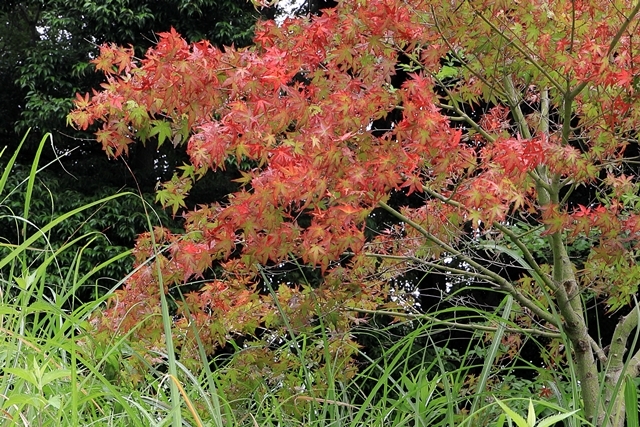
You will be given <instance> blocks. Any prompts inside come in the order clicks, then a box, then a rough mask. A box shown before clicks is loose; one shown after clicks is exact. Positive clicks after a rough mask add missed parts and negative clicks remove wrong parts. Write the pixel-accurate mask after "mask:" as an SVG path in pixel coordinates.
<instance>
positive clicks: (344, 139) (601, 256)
mask: <svg viewBox="0 0 640 427" xmlns="http://www.w3.org/2000/svg"><path fill="white" fill-rule="evenodd" d="M639 10H640V3H638V2H633V1H630V0H610V1H557V2H548V1H546V0H534V1H527V2H504V1H493V0H492V1H473V2H468V1H448V2H440V1H430V0H404V1H400V0H368V1H363V0H358V1H355V0H354V1H343V2H340V3H339V5H338V6H337V7H336V8H335V9H332V10H328V11H326V12H325V13H323V14H322V15H321V16H318V17H311V18H308V19H297V20H287V21H286V22H285V23H284V24H283V25H282V26H280V27H278V26H276V25H275V24H274V23H273V22H262V23H260V24H259V26H258V28H257V31H256V36H255V39H254V42H255V45H254V46H252V47H250V48H245V49H225V50H220V49H218V48H216V47H214V46H212V45H211V44H210V43H208V42H206V41H201V42H197V43H193V44H189V43H187V42H186V41H185V40H184V39H183V38H182V37H181V36H180V35H179V34H178V33H177V32H176V31H175V30H171V31H168V32H165V33H162V34H160V41H159V43H158V44H157V45H156V46H155V47H154V48H152V49H150V50H149V51H148V52H147V54H146V56H145V57H144V58H143V59H142V60H136V59H135V58H134V56H133V51H132V50H131V49H130V48H123V47H118V46H115V45H109V46H103V47H102V48H101V54H100V57H99V58H97V59H96V60H95V61H94V63H95V65H96V68H97V69H98V70H101V71H102V72H104V73H105V75H106V76H107V83H106V84H104V85H103V86H102V89H101V90H100V91H99V92H96V93H94V94H93V95H89V94H87V95H78V97H77V99H76V109H75V110H74V111H73V112H72V113H71V115H70V116H69V120H70V122H72V123H74V124H75V126H77V127H78V128H80V129H87V128H88V127H89V126H90V125H92V124H93V123H94V122H96V121H101V122H103V125H102V127H101V128H100V130H99V131H98V132H97V138H98V141H99V142H100V143H101V144H102V145H103V148H104V149H105V151H106V152H107V153H108V154H109V155H111V156H120V155H123V154H126V153H127V152H128V150H129V147H130V146H131V144H133V143H134V142H135V141H138V140H142V141H144V140H147V139H149V138H153V137H157V138H158V141H159V142H160V143H165V144H168V143H172V144H174V145H175V146H177V145H181V144H186V145H187V152H188V154H189V156H190V163H189V164H187V165H185V166H183V167H182V171H181V173H180V174H178V175H176V176H174V178H173V179H172V180H171V181H170V182H167V183H165V184H164V185H163V187H162V189H161V190H160V191H159V192H158V199H159V200H161V201H162V202H163V203H164V204H165V205H167V206H171V207H172V209H173V212H174V213H178V212H179V211H180V212H182V213H183V215H184V218H185V232H184V233H183V234H180V235H176V234H172V233H170V232H168V231H167V230H162V229H156V230H155V231H154V232H153V233H151V234H147V235H142V236H141V237H140V239H139V241H138V244H137V247H136V262H137V265H138V269H137V270H136V273H135V274H134V275H133V276H132V277H131V278H130V280H128V282H127V284H126V286H125V287H124V289H122V291H120V292H119V293H118V295H117V298H115V299H114V300H113V302H112V304H111V305H110V307H109V308H108V310H107V311H106V312H105V316H104V318H103V322H104V323H103V325H104V326H107V327H109V328H112V329H117V328H118V327H123V328H124V329H125V330H127V329H129V328H132V327H134V325H137V326H139V322H141V321H142V320H144V322H146V323H145V324H144V325H145V326H143V327H140V329H139V331H141V332H144V333H141V334H140V336H141V339H143V340H150V342H149V345H152V344H153V343H152V341H153V335H152V334H151V331H153V330H159V329H158V328H157V327H156V326H157V325H154V321H153V314H154V313H156V312H157V310H158V303H157V302H158V298H159V295H158V290H159V289H163V290H164V291H166V292H173V295H174V296H176V303H177V305H178V309H177V316H178V317H177V319H178V320H177V321H176V324H175V328H176V332H177V336H179V337H182V338H181V342H180V346H181V350H182V352H183V356H184V357H185V358H189V357H190V355H189V348H190V345H189V341H190V340H192V341H193V340H195V339H196V337H195V335H194V332H196V331H197V332H198V333H199V338H200V339H202V340H203V341H206V342H208V343H209V344H211V345H213V346H216V345H221V344H224V343H225V342H226V340H227V339H228V338H229V337H230V336H232V335H233V334H234V333H243V334H246V333H249V334H251V333H254V332H255V331H256V329H257V328H259V327H260V328H266V329H268V330H275V331H276V333H279V334H292V335H299V334H301V333H303V332H304V331H309V330H311V329H312V328H314V327H315V326H317V322H316V321H317V318H318V317H321V318H323V319H326V321H327V322H328V323H327V324H329V325H330V328H329V329H330V331H331V332H330V333H331V337H332V343H335V346H332V348H331V349H330V356H329V355H327V354H325V355H324V357H344V358H345V360H348V358H349V354H350V353H349V350H348V349H349V348H350V346H352V345H353V344H352V343H350V338H349V328H350V327H351V325H352V324H353V323H354V322H357V321H360V320H361V319H360V318H359V315H358V314H357V313H359V312H362V311H366V310H368V309H373V308H376V307H380V306H381V305H382V304H383V302H384V298H385V296H386V292H387V288H388V283H389V279H390V278H392V277H394V275H401V274H403V273H404V272H405V271H406V270H407V269H411V268H423V269H425V270H442V271H448V272H449V273H451V274H457V275H463V276H465V277H471V278H475V279H479V280H481V281H484V282H486V283H487V284H490V285H492V286H493V287H495V288H496V289H497V290H499V291H501V292H504V293H506V294H508V295H510V296H511V297H512V298H513V299H514V301H515V303H517V305H518V307H519V310H518V313H519V315H518V316H517V319H516V320H517V321H518V322H520V323H522V324H523V325H526V326H530V327H534V328H538V329H540V331H541V332H550V331H551V332H559V333H562V334H566V336H567V337H568V338H569V340H570V342H571V343H572V347H573V348H572V352H571V353H567V357H569V358H570V359H571V360H573V361H574V362H575V364H576V367H577V368H576V371H577V374H578V376H579V378H580V382H581V388H582V393H583V399H584V408H583V409H584V411H585V416H586V418H587V419H589V420H591V421H592V422H593V423H595V424H597V425H605V423H607V422H608V423H611V425H622V424H621V423H622V420H621V419H622V417H621V416H620V414H623V413H624V408H623V403H622V400H621V399H620V396H619V393H618V394H616V393H617V392H616V390H618V389H617V388H616V385H617V384H618V381H619V380H620V379H621V378H624V375H630V376H632V377H635V376H637V375H638V373H639V371H640V354H637V353H636V354H632V356H631V357H630V358H629V359H627V360H626V362H625V359H624V354H625V346H626V343H627V339H628V338H629V335H630V333H631V332H632V331H633V329H634V328H635V327H637V325H638V314H637V310H634V311H631V313H629V314H627V315H625V316H622V317H621V320H620V323H619V326H618V328H617V329H616V332H615V333H614V336H613V338H612V341H611V347H610V350H609V351H608V353H607V352H606V351H604V350H603V349H602V348H601V347H602V344H601V343H598V342H596V340H594V339H593V338H592V337H591V336H590V335H589V333H588V328H587V323H586V320H585V300H586V299H587V298H588V297H590V296H597V297H600V298H605V299H606V301H607V303H608V304H609V307H610V309H611V310H612V311H615V310H618V309H620V308H621V307H623V306H626V305H627V304H629V303H630V302H632V295H634V294H635V293H636V292H637V287H638V277H640V267H639V266H638V263H637V258H638V254H639V252H638V251H639V244H640V240H639V239H640V234H639V233H640V211H639V210H640V198H638V195H637V193H638V182H637V176H636V170H635V168H634V166H633V165H632V163H631V162H630V157H631V156H632V155H633V153H634V152H637V143H638V141H637V128H638V123H639V121H640V108H639V107H640V95H639V92H638V90H639V89H640V87H639V82H640V74H639V72H638V69H637V64H638V63H640V48H639V47H638V46H640V45H639V44H638V40H637V39H638V22H639V21H638V11H639ZM399 72H402V73H407V75H406V78H405V79H404V81H403V82H402V83H401V84H398V83H397V82H398V80H397V76H398V73H399ZM481 105H488V106H489V107H488V108H487V110H486V111H484V112H482V113H481V114H477V112H474V111H473V110H474V108H480V106H481ZM229 158H231V159H235V161H237V162H241V161H245V162H249V164H250V165H251V168H250V170H246V171H244V172H243V173H242V177H241V178H240V179H239V180H238V181H239V182H240V183H241V184H242V185H243V187H242V189H241V190H240V191H237V192H235V193H233V194H230V195H229V198H228V201H227V202H225V203H215V204H211V205H208V206H199V207H198V208H197V209H195V210H193V211H188V212H187V211H184V210H183V208H184V206H185V202H184V198H185V195H186V194H187V193H188V192H189V189H190V188H191V186H192V184H193V182H194V181H195V180H198V179H199V178H201V177H202V176H204V174H205V173H207V171H209V170H216V169H219V168H224V167H225V162H226V161H227V160H228V159H229ZM582 189H585V190H586V192H587V194H589V200H588V202H587V203H583V204H580V205H578V204H576V203H574V202H573V199H572V194H573V193H574V192H576V191H579V190H582ZM398 193H402V194H404V195H405V196H407V197H410V198H411V203H407V204H406V206H403V207H400V208H396V207H393V206H390V205H389V204H388V203H387V202H388V201H389V198H390V196H391V195H392V194H398ZM416 200H418V201H419V202H417V203H416ZM377 208H379V209H382V210H384V211H386V212H388V213H390V214H391V215H393V216H395V217H396V218H397V220H398V221H399V222H398V223H396V224H391V225H390V226H389V228H388V229H387V230H385V231H384V232H381V233H377V234H376V235H375V236H373V237H371V236H368V235H367V233H366V229H365V225H366V219H367V218H368V217H369V216H370V215H372V212H373V211H374V209H377ZM522 229H528V230H533V231H531V232H526V233H520V232H519V230H522ZM532 233H533V234H536V233H537V236H538V238H539V237H542V238H543V239H544V240H543V242H544V243H543V244H544V245H545V246H546V251H547V253H548V254H549V256H548V257H541V256H539V255H538V252H536V251H534V250H533V248H531V247H529V246H528V242H530V237H531V234H532ZM578 240H586V241H588V242H589V245H580V247H581V248H583V250H582V252H581V254H580V256H578V257H570V256H569V250H570V248H571V247H572V245H574V243H575V242H577V241H578ZM156 244H160V245H162V247H164V249H163V250H162V251H160V252H158V251H157V250H156V249H155V248H156ZM480 252H483V253H487V252H494V253H498V254H502V255H505V256H511V257H512V258H513V259H514V260H515V261H516V262H518V263H519V264H520V265H521V266H522V267H523V268H522V275H521V278H519V279H517V280H512V279H510V278H507V277H504V276H503V275H500V274H499V272H496V269H495V268H493V267H495V266H492V265H491V264H487V263H486V262H481V261H479V260H478V257H477V254H478V253H480ZM450 257H456V258H457V259H459V260H461V261H463V262H464V263H465V265H466V267H465V268H453V267H451V266H449V265H447V262H446V259H448V258H450ZM285 263H299V264H304V265H306V266H309V267H313V268H316V269H317V270H318V271H319V272H320V274H321V276H322V283H321V284H319V285H316V286H310V284H309V283H305V282H304V280H302V281H301V282H300V283H286V284H281V285H280V286H279V287H278V288H277V289H273V290H272V291H273V292H272V293H273V295H274V296H276V298H274V299H272V298H271V296H269V295H267V296H265V295H264V293H262V292H261V291H262V290H263V289H265V288H266V289H268V288H269V286H270V281H269V280H267V279H268V278H269V276H268V275H267V274H266V272H269V271H270V270H273V269H276V268H278V267H279V266H282V265H283V264H285ZM212 266H215V270H214V271H213V272H211V271H210V268H211V267H212ZM194 279H205V280H204V281H203V285H202V287H201V288H200V289H198V290H196V291H194V292H191V293H187V294H186V295H184V298H183V299H181V298H180V297H179V296H178V294H179V293H178V292H177V291H176V290H179V289H180V288H181V287H183V286H184V284H185V283H187V282H188V281H189V280H194ZM141 302H143V303H141ZM134 305H135V306H136V310H131V308H132V307H133V306H134ZM278 313H280V314H286V315H288V316H289V317H290V318H291V319H292V320H291V321H290V323H286V322H285V323H283V322H282V317H281V316H280V315H279V314H278ZM191 318H193V321H194V322H195V327H193V325H192V324H191V323H190V322H189V321H187V319H191ZM332 345H333V344H332ZM320 353H321V352H320ZM596 359H599V361H600V362H601V366H602V368H601V371H598V369H599V368H598V364H597V363H596ZM318 363H319V364H321V363H322V362H321V361H319V362H318ZM346 372H348V370H346ZM605 374H606V375H605ZM602 391H604V393H602ZM621 408H622V409H621ZM607 414H613V416H612V417H608V416H607ZM605 419H606V420H607V421H606V422H605Z"/></svg>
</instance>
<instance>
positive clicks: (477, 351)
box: [0, 136, 638, 427]
mask: <svg viewBox="0 0 640 427" xmlns="http://www.w3.org/2000/svg"><path fill="white" fill-rule="evenodd" d="M48 138H50V136H46V137H45V138H43V139H42V141H41V144H40V146H41V148H42V146H44V144H45V143H47V140H48ZM39 152H40V151H39ZM39 152H38V153H39ZM16 156H17V153H15V154H14V155H13V157H12V158H10V159H9V160H8V161H7V162H6V168H5V170H4V172H3V174H2V176H1V178H0V205H1V206H5V205H7V204H8V203H9V202H8V200H9V198H10V197H11V195H12V194H13V193H14V192H15V191H16V188H5V187H6V183H7V182H8V177H9V176H10V174H11V170H12V168H13V167H14V163H15V159H16ZM38 160H39V159H38V157H36V159H35V161H34V164H33V166H32V168H31V170H30V173H29V176H28V179H27V180H26V181H25V182H22V183H21V185H24V186H25V188H24V189H23V190H24V194H25V195H26V196H25V197H24V206H23V207H22V212H15V211H16V209H15V207H14V208H13V209H12V211H11V213H7V214H6V215H5V220H6V219H10V220H11V221H13V223H14V225H15V227H16V229H17V230H19V231H20V240H19V241H18V242H17V243H15V242H12V243H4V244H3V245H4V248H5V253H4V254H5V255H4V257H3V258H2V259H0V340H1V341H2V342H1V343H0V366H1V367H2V368H0V427H2V426H14V425H19V426H127V427H130V426H136V427H137V426H141V427H142V426H169V425H172V426H175V427H178V426H214V427H223V426H248V427H249V426H251V427H255V426H260V427H271V426H273V427H275V426H291V427H294V426H351V427H356V426H372V427H374V426H380V427H388V426H398V427H400V426H420V427H433V426H462V425H464V426H518V427H521V426H529V427H531V426H534V425H535V426H539V427H545V426H552V425H565V426H579V425H586V424H585V423H584V421H583V420H582V418H580V409H581V408H580V398H579V385H578V384H577V383H576V382H575V381H572V378H574V376H573V375H572V371H571V366H564V365H559V366H557V367H554V370H553V371H549V370H544V369H542V368H541V367H536V366H528V369H529V371H530V375H528V377H529V379H523V378H520V377H519V376H518V375H516V374H515V373H514V372H515V371H514V370H513V369H514V368H513V366H514V364H513V362H514V360H518V356H516V357H515V358H512V359H511V360H510V361H508V362H505V359H504V357H503V356H504V352H505V349H504V348H501V342H502V338H503V336H504V334H505V333H506V332H505V331H506V330H507V326H513V325H511V323H510V320H509V319H510V318H511V312H512V310H513V302H512V300H511V298H510V297H506V298H505V299H504V301H503V303H502V304H501V305H500V306H499V307H498V308H497V310H494V311H490V312H483V313H481V314H482V315H483V316H485V318H486V319H487V320H488V321H490V324H493V325H498V326H497V328H496V329H495V331H494V332H493V335H492V336H491V339H486V332H483V331H480V332H477V333H476V334H475V335H474V337H475V338H476V339H469V340H468V344H467V346H466V348H465V347H463V351H457V350H452V348H451V347H452V345H451V344H453V343H452V341H451V339H452V338H450V336H451V335H450V333H451V325H449V324H443V323H442V322H437V321H436V320H435V319H436V318H438V315H443V316H445V317H447V318H456V319H463V318H464V316H465V315H467V314H468V310H466V309H464V308H463V307H458V308H456V307H454V308H453V309H451V308H449V309H446V310H443V312H441V313H431V316H430V317H419V316H418V317H414V318H411V319H408V320H407V321H406V322H404V323H403V322H395V323H389V322H386V323H384V324H377V323H376V322H375V319H376V317H374V319H373V320H372V321H371V322H370V323H369V325H364V326H362V327H361V328H359V329H358V330H357V331H354V334H357V335H358V337H359V338H361V339H362V340H363V341H366V342H367V343H374V344H373V345H372V344H368V345H367V346H366V347H362V348H358V349H356V351H357V354H358V360H359V362H360V370H359V372H358V373H357V374H356V376H355V377H354V378H352V379H351V380H349V381H348V382H346V383H345V382H344V381H338V380H336V378H337V377H340V375H337V373H338V372H340V370H341V369H342V366H340V364H339V363H337V362H336V363H331V362H330V363H327V364H326V365H325V366H323V367H322V369H319V370H315V371H313V372H311V371H309V370H307V369H301V370H300V372H296V373H293V374H294V375H301V376H304V381H302V382H301V383H302V384H305V381H307V382H308V383H309V384H310V383H313V382H314V381H323V382H324V383H325V384H326V387H325V388H323V390H326V392H324V394H323V395H313V394H310V393H307V392H306V391H308V390H305V389H304V387H303V388H301V389H300V390H296V391H295V392H294V393H292V394H289V395H288V397H286V398H284V399H283V398H281V394H279V393H278V388H279V387H281V385H279V384H278V382H277V381H275V382H274V380H273V378H268V377H267V376H265V377H264V378H263V380H262V382H261V383H260V384H259V385H257V386H255V385H254V389H249V390H245V393H244V395H243V396H242V397H241V398H237V397H235V398H234V400H231V399H230V398H228V397H226V396H227V393H226V390H228V387H229V381H231V380H230V378H233V375H232V373H233V369H236V368H234V366H233V363H232V362H233V357H231V358H230V360H231V361H230V362H227V363H222V362H221V363H219V364H216V363H212V364H211V366H214V365H217V366H219V367H218V368H217V370H213V368H211V367H210V366H209V365H205V366H204V368H203V369H202V371H200V372H193V371H190V370H189V369H187V368H186V367H185V366H183V365H182V364H181V363H180V360H179V357H178V356H177V355H176V354H175V353H174V350H173V344H172V342H171V334H168V333H167V334H165V335H166V347H165V348H164V349H154V351H155V352H156V356H157V357H156V358H154V363H150V362H149V361H148V358H145V357H144V355H143V354H142V351H141V349H136V348H135V347H134V346H133V345H132V344H131V343H129V342H128V341H127V337H126V336H125V337H123V338H117V339H115V338H114V339H112V340H111V341H109V342H108V344H107V345H105V344H102V343H104V340H103V339H101V340H97V339H95V338H96V337H94V336H92V333H91V331H92V327H91V324H90V322H89V319H90V315H91V314H92V313H93V312H94V311H96V310H100V308H101V307H102V306H103V304H104V301H105V299H106V298H107V297H108V295H106V296H103V297H100V298H97V299H95V300H93V301H91V302H88V303H86V302H85V303H82V304H80V303H79V302H78V301H77V300H76V299H75V295H76V293H77V292H78V290H79V289H80V287H81V286H85V285H87V284H91V283H92V282H95V281H96V280H97V279H98V278H100V277H101V272H103V271H104V270H108V269H109V266H110V264H111V263H116V262H119V260H121V259H122V258H123V257H126V256H127V255H128V253H127V252H122V253H118V254H116V255H115V256H113V257H111V258H110V259H108V260H107V261H104V262H102V263H101V264H99V265H96V266H94V267H93V268H92V269H90V270H89V271H88V272H87V271H86V270H87V269H86V268H80V266H81V265H85V264H83V257H84V256H85V254H86V253H87V251H89V250H90V249H91V248H92V243H93V242H94V240H95V239H96V238H99V237H100V236H97V235H94V234H92V233H89V234H84V235H79V236H75V237H74V238H73V239H70V240H69V241H67V242H66V243H65V244H64V245H62V246H57V247H54V246H53V245H51V244H50V243H49V241H48V236H49V233H50V232H51V230H55V229H56V227H64V225H65V222H66V221H72V220H73V218H74V217H75V216H78V215H86V214H87V213H91V212H92V211H95V210H97V209H99V208H100V207H101V206H104V205H105V204H109V203H110V202H112V201H114V200H115V199H117V198H119V197H130V196H131V194H127V193H120V194H115V195H112V196H109V197H105V198H102V199H100V200H96V201H93V202H91V203H88V204H86V205H84V206H82V207H80V208H76V209H73V210H71V211H69V212H57V215H55V216H54V217H52V220H51V221H50V222H49V223H47V224H44V225H42V224H41V225H38V224H35V223H33V222H31V221H30V208H31V206H32V204H33V203H34V202H35V200H33V199H32V195H33V194H34V186H35V185H38V180H37V179H36V178H37V173H38ZM41 202H42V201H41V200H38V203H41ZM140 203H142V204H144V202H143V201H142V199H141V201H140ZM146 209H150V207H148V206H147V207H146ZM149 212H151V211H149ZM152 217H153V214H152V213H151V214H148V215H147V218H152ZM148 223H149V227H151V225H152V221H151V219H148ZM63 254H64V255H63ZM62 259H64V260H65V263H66V264H65V265H60V260H62ZM52 277H55V280H52ZM53 282H55V283H56V285H55V286H52V285H51V283H53ZM118 285H119V284H116V285H115V287H114V289H115V288H116V287H117V286H118ZM160 294H161V295H164V293H163V292H160ZM162 304H163V311H162V315H163V318H164V330H165V332H168V331H170V330H171V322H172V317H171V314H170V310H169V305H168V304H169V303H168V302H167V301H166V300H164V299H163V300H162ZM452 310H453V313H452ZM456 310H457V311H458V312H456ZM473 315H474V316H476V317H477V315H478V312H477V311H475V312H474V313H473ZM285 322H286V319H285ZM320 323H321V324H320V325H319V327H318V334H319V335H320V337H321V342H323V341H322V340H323V339H324V343H325V344H326V345H328V338H327V337H326V336H324V335H323V334H324V332H323V331H324V330H325V328H324V327H323V325H322V322H320ZM381 325H382V326H381ZM384 325H386V326H384ZM323 337H324V338H323ZM483 337H484V338H483ZM528 339H530V340H534V337H528ZM281 345H282V346H283V348H287V347H288V348H292V347H296V346H298V345H299V343H298V341H297V339H296V337H293V336H291V337H287V338H286V339H285V340H284V342H283V343H282V344H281ZM456 347H457V348H459V345H457V346H456ZM244 351H247V349H246V348H243V347H239V348H236V353H242V352H244ZM200 352H201V357H202V359H203V360H205V359H206V358H207V354H206V351H205V349H204V348H203V346H202V345H201V346H200ZM292 354H295V357H299V358H300V359H301V360H300V364H299V366H302V367H306V366H309V365H310V364H311V363H310V361H307V360H305V354H304V351H297V352H295V353H292ZM328 360H331V358H330V357H329V358H328ZM214 362H215V361H214ZM519 362H521V363H520V365H522V366H527V363H526V361H519ZM140 366H143V367H144V369H143V370H142V371H141V370H140V368H139V367H140ZM134 377H137V378H138V380H136V381H133V380H131V381H127V378H131V379H132V378H134ZM309 389H311V388H309ZM542 391H547V393H546V394H544V395H541V394H540V393H541V392H542ZM625 396H626V397H627V399H628V402H629V403H630V404H629V405H627V408H630V407H631V408H636V407H637V392H636V386H635V383H634V382H633V381H629V382H627V383H625ZM631 412H632V415H633V412H634V411H631ZM557 423H560V424H557ZM562 423H564V424H562ZM629 425H636V426H637V425H638V421H637V411H635V417H632V418H631V419H630V424H629Z"/></svg>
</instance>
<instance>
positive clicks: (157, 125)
mask: <svg viewBox="0 0 640 427" xmlns="http://www.w3.org/2000/svg"><path fill="white" fill-rule="evenodd" d="M171 134H172V132H171V124H170V123H169V122H166V121H164V120H153V121H152V122H151V132H149V136H155V135H158V147H160V146H161V145H162V144H163V143H164V141H165V139H167V138H169V139H171Z"/></svg>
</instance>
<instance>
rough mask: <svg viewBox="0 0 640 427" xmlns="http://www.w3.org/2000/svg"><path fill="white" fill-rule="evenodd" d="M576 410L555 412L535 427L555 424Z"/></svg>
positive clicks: (547, 426) (546, 426)
mask: <svg viewBox="0 0 640 427" xmlns="http://www.w3.org/2000/svg"><path fill="white" fill-rule="evenodd" d="M576 412H578V411H577V410H575V411H571V412H566V413H564V414H557V415H552V416H550V417H547V418H545V419H543V420H542V421H540V423H538V425H537V426H536V427H551V426H554V425H556V423H558V422H560V421H562V420H564V419H566V418H569V417H570V416H572V415H573V414H575V413H576ZM636 416H637V411H636Z"/></svg>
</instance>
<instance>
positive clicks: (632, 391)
mask: <svg viewBox="0 0 640 427" xmlns="http://www.w3.org/2000/svg"><path fill="white" fill-rule="evenodd" d="M624 405H625V406H624V409H625V412H626V414H627V427H638V389H637V386H636V382H635V380H634V379H633V378H632V377H631V376H630V375H627V376H626V377H625V379H624Z"/></svg>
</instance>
